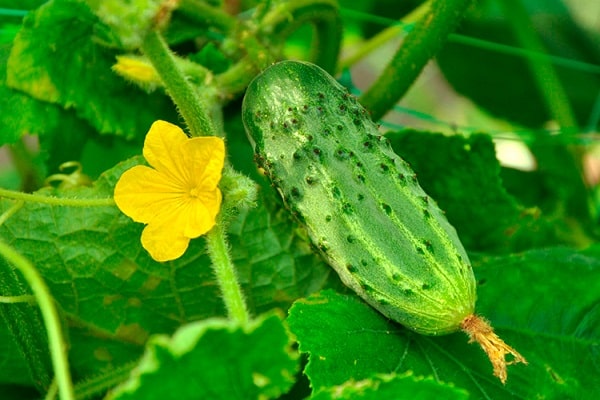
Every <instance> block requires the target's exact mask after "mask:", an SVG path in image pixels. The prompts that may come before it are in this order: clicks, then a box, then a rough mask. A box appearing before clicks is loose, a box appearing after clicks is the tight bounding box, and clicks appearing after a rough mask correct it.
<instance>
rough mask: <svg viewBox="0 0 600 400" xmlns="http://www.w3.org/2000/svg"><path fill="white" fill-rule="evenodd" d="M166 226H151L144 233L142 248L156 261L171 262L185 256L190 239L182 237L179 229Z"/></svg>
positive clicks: (167, 224)
mask: <svg viewBox="0 0 600 400" xmlns="http://www.w3.org/2000/svg"><path fill="white" fill-rule="evenodd" d="M164 222H166V224H150V225H148V226H146V228H144V231H143V232H142V246H143V247H144V249H146V250H147V251H148V253H150V256H151V257H152V258H153V259H155V260H156V261H160V262H163V261H171V260H175V259H177V258H179V257H181V256H182V255H183V253H185V251H186V250H187V248H188V245H189V244H190V239H189V238H187V237H185V236H182V235H181V232H179V229H181V228H180V227H177V228H178V229H169V223H168V221H164Z"/></svg>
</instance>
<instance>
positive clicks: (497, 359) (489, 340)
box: [460, 314, 527, 384]
mask: <svg viewBox="0 0 600 400" xmlns="http://www.w3.org/2000/svg"><path fill="white" fill-rule="evenodd" d="M460 328H461V329H462V331H463V332H465V333H466V334H467V335H468V336H469V343H472V342H476V343H478V344H479V345H480V346H481V348H482V349H483V351H484V352H485V353H486V354H487V356H488V358H489V359H490V361H491V363H492V366H493V367H494V376H495V377H497V378H498V379H500V381H501V382H502V383H503V384H504V383H506V379H507V376H508V375H507V372H506V367H507V366H508V365H511V364H517V363H523V364H527V360H526V359H525V357H523V356H522V355H521V354H519V352H517V351H516V350H515V349H513V348H512V347H510V346H509V345H507V344H506V343H504V341H503V340H502V339H500V337H499V336H498V335H496V333H494V329H493V328H492V327H491V325H490V324H489V323H488V321H486V320H485V319H484V318H481V317H479V316H477V315H475V314H473V315H469V316H468V317H467V318H465V319H464V320H463V321H462V323H461V324H460ZM509 354H510V355H512V357H513V359H512V360H511V361H506V356H507V355H509Z"/></svg>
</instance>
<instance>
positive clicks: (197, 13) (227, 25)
mask: <svg viewBox="0 0 600 400" xmlns="http://www.w3.org/2000/svg"><path fill="white" fill-rule="evenodd" d="M177 10H179V11H181V13H183V14H185V16H187V17H189V18H190V19H192V20H193V21H195V22H198V23H199V24H202V25H204V26H208V27H211V28H215V29H217V30H219V31H221V32H223V33H228V32H230V31H232V30H233V28H234V27H235V24H236V20H235V18H234V17H232V16H231V15H229V14H227V13H226V12H224V11H222V10H219V9H218V8H216V7H213V6H211V5H208V4H206V2H205V1H200V0H182V1H181V3H179V8H178V9H177Z"/></svg>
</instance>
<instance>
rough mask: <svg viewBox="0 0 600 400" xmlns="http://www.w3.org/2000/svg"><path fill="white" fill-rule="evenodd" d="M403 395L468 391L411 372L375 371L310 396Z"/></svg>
mask: <svg viewBox="0 0 600 400" xmlns="http://www.w3.org/2000/svg"><path fill="white" fill-rule="evenodd" d="M400 394H402V395H401V396H402V398H403V399H411V400H429V399H446V400H451V399H456V400H461V399H467V398H468V397H469V396H468V393H467V392H465V391H464V390H459V389H455V388H453V387H452V386H450V385H446V384H443V383H441V382H437V381H435V380H434V379H433V378H422V377H415V376H414V375H413V374H412V373H406V374H403V375H396V374H389V375H377V376H376V377H375V378H373V379H365V380H362V381H358V382H357V381H354V380H351V381H348V382H345V383H343V384H341V385H339V386H334V387H332V388H327V389H325V390H321V391H319V392H318V393H317V394H316V395H314V396H312V397H311V400H334V399H337V400H344V399H347V400H353V399H363V400H397V399H398V398H399V397H398V396H400Z"/></svg>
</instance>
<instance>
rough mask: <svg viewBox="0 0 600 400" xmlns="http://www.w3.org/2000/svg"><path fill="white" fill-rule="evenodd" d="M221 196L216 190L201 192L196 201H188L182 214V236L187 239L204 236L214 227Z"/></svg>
mask: <svg viewBox="0 0 600 400" xmlns="http://www.w3.org/2000/svg"><path fill="white" fill-rule="evenodd" d="M221 200H222V195H221V191H220V190H219V189H218V188H215V189H214V190H212V191H210V192H201V193H200V194H199V195H198V198H196V199H190V201H189V202H188V203H187V204H186V210H185V211H184V212H183V213H185V214H186V215H185V216H184V219H183V221H184V223H185V225H184V229H183V234H184V236H186V237H189V238H197V237H198V236H201V235H204V234H205V233H206V232H208V231H210V230H211V229H212V227H213V226H215V223H216V218H217V214H219V210H220V208H221Z"/></svg>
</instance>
